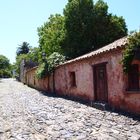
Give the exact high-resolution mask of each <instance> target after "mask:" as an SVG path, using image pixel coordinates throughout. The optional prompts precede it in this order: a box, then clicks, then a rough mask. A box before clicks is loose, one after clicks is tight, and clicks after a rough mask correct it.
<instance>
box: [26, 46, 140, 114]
mask: <svg viewBox="0 0 140 140" xmlns="http://www.w3.org/2000/svg"><path fill="white" fill-rule="evenodd" d="M121 60H122V50H120V49H118V50H113V51H109V52H106V53H102V54H99V55H97V56H93V57H91V58H87V59H83V60H79V61H76V62H72V63H69V64H65V65H61V66H59V67H57V68H56V69H55V72H54V75H53V74H52V75H51V76H49V77H46V78H45V79H43V80H38V79H36V78H35V70H36V69H32V70H30V71H27V73H26V76H27V84H28V85H30V86H32V87H35V88H38V89H41V90H45V91H51V92H54V91H55V92H56V93H57V94H60V95H69V96H73V97H78V98H81V99H84V100H89V101H95V94H94V85H95V84H94V77H93V76H94V75H93V70H94V69H93V66H94V65H95V64H100V63H103V62H107V64H106V70H107V84H108V103H109V104H110V105H111V106H112V107H114V108H117V109H123V110H126V111H130V112H133V113H137V114H140V92H137V93H134V92H131V93H130V92H126V91H125V89H126V85H127V84H126V82H127V80H126V76H125V75H124V73H123V69H122V65H121ZM70 72H75V74H76V87H71V85H70ZM34 80H35V82H34Z"/></svg>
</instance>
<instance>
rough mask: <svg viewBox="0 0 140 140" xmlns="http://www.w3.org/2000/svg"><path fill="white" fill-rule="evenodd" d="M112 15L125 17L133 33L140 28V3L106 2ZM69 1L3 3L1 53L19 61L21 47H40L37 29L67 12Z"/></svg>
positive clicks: (12, 0) (0, 8) (0, 6)
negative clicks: (17, 57)
mask: <svg viewBox="0 0 140 140" xmlns="http://www.w3.org/2000/svg"><path fill="white" fill-rule="evenodd" d="M105 2H107V3H108V6H109V12H111V13H113V14H116V15H117V16H123V17H124V18H125V20H126V24H127V27H128V29H129V31H131V30H138V29H139V28H140V8H139V6H140V1H139V0H133V1H132V0H128V1H126V0H125V1H124V0H105ZM66 3H67V0H59V1H58V0H3V1H1V4H0V54H3V55H5V56H6V57H8V58H9V59H10V62H11V63H13V62H14V61H15V56H16V49H17V47H18V44H21V43H22V42H23V41H26V42H28V43H30V45H31V46H33V47H35V46H38V35H37V27H40V26H41V25H42V24H43V23H44V22H46V21H47V19H48V17H49V16H50V14H55V13H60V14H62V13H63V8H64V7H65V5H66Z"/></svg>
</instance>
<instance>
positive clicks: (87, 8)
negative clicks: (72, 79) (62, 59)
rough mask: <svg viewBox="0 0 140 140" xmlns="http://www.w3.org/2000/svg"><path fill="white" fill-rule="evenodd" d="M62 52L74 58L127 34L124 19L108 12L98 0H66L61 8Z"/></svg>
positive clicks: (105, 4) (106, 7)
mask: <svg viewBox="0 0 140 140" xmlns="http://www.w3.org/2000/svg"><path fill="white" fill-rule="evenodd" d="M64 16H65V28H66V36H65V41H64V45H63V50H64V54H65V55H66V56H68V57H69V58H75V57H77V56H80V55H82V54H85V53H88V52H89V51H91V50H94V49H98V48H100V47H102V46H104V45H106V44H108V43H111V42H113V41H114V40H116V39H119V38H121V37H124V36H126V35H127V28H126V24H125V20H124V19H123V18H122V17H117V16H114V15H112V14H110V13H108V5H107V3H105V2H103V1H102V0H98V1H97V2H96V3H95V4H93V1H92V0H69V1H68V4H67V5H66V7H65V9H64Z"/></svg>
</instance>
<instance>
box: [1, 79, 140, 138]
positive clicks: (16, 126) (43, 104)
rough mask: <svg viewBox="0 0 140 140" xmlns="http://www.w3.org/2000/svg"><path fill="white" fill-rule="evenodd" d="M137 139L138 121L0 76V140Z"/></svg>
mask: <svg viewBox="0 0 140 140" xmlns="http://www.w3.org/2000/svg"><path fill="white" fill-rule="evenodd" d="M94 139H98V140H116V139H118V140H128V139H131V140H138V139H140V122H139V121H138V120H133V119H132V118H129V117H126V116H123V115H119V114H117V113H110V112H107V111H100V110H97V109H95V108H92V107H89V106H86V105H83V104H80V103H77V102H74V101H70V100H65V99H62V98H56V97H49V96H44V95H43V94H41V93H40V92H39V91H37V90H35V89H31V88H29V87H27V86H26V85H23V84H22V83H19V82H16V81H15V80H13V79H5V80H0V140H94Z"/></svg>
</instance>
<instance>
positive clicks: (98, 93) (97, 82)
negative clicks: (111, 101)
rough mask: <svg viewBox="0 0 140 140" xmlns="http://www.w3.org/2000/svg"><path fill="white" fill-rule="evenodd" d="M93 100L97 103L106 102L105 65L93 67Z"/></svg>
mask: <svg viewBox="0 0 140 140" xmlns="http://www.w3.org/2000/svg"><path fill="white" fill-rule="evenodd" d="M94 87H95V90H94V91H95V98H96V100H97V101H99V102H107V101H108V88H107V74H106V63H104V64H99V65H95V66H94Z"/></svg>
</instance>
